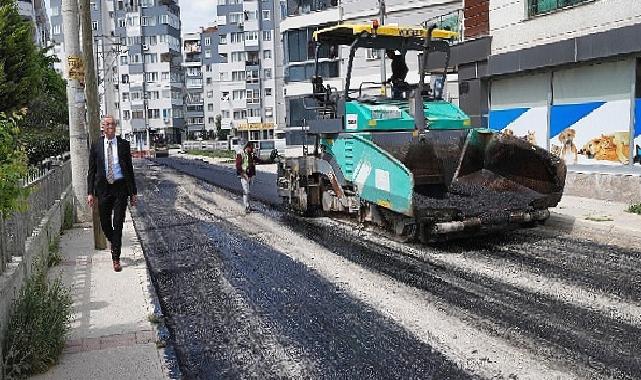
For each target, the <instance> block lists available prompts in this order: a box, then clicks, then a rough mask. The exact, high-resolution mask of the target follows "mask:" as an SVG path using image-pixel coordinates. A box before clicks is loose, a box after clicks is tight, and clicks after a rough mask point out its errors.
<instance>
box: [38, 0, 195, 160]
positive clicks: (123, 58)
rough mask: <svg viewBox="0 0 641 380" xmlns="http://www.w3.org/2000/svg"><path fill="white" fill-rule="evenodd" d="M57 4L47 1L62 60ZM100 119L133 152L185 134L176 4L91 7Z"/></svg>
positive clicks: (109, 0)
mask: <svg viewBox="0 0 641 380" xmlns="http://www.w3.org/2000/svg"><path fill="white" fill-rule="evenodd" d="M61 3H62V1H61V0H51V3H50V6H51V13H52V16H51V30H52V33H51V34H52V40H53V41H54V43H55V45H56V46H55V50H56V53H57V54H58V56H59V57H60V58H64V42H63V41H64V38H63V37H64V35H63V34H64V30H63V22H62V16H61V12H60V8H61ZM91 16H92V30H93V34H94V53H95V56H96V75H97V77H98V85H99V88H98V92H99V96H100V102H101V114H102V115H107V114H109V115H112V116H114V118H116V119H117V120H119V126H120V128H121V130H120V132H121V134H122V135H123V137H125V138H127V139H129V140H130V141H131V142H132V145H133V146H134V147H137V148H138V149H147V147H148V146H149V143H152V142H153V141H154V140H162V141H166V142H170V143H176V142H180V141H181V139H182V136H183V135H184V125H185V122H184V110H183V95H182V91H183V89H182V87H183V78H182V74H181V72H182V71H181V61H182V57H181V53H180V52H181V43H180V30H181V24H180V8H179V6H178V2H177V1H175V0H128V1H124V0H96V1H92V2H91Z"/></svg>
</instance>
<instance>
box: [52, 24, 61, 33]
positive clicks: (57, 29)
mask: <svg viewBox="0 0 641 380" xmlns="http://www.w3.org/2000/svg"><path fill="white" fill-rule="evenodd" d="M61 29H62V28H61V27H60V24H57V25H54V26H53V34H55V35H58V34H60V31H61Z"/></svg>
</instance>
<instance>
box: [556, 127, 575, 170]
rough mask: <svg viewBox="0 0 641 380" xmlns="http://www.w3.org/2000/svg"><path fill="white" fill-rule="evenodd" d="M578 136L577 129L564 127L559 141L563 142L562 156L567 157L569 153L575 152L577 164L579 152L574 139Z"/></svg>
mask: <svg viewBox="0 0 641 380" xmlns="http://www.w3.org/2000/svg"><path fill="white" fill-rule="evenodd" d="M575 138H576V131H575V130H574V129H572V128H567V129H564V130H563V132H561V133H560V134H559V141H560V142H561V146H562V149H561V158H563V159H565V156H566V155H567V154H568V153H570V152H571V153H573V154H574V163H575V164H576V163H577V162H578V160H579V154H578V152H577V149H576V145H575V144H574V139H575Z"/></svg>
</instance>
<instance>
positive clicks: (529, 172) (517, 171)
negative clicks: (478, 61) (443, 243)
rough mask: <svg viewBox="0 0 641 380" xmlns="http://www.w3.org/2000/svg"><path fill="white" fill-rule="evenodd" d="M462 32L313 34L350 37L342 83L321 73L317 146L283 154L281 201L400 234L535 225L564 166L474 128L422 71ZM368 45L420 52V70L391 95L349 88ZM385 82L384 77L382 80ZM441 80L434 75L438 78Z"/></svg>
mask: <svg viewBox="0 0 641 380" xmlns="http://www.w3.org/2000/svg"><path fill="white" fill-rule="evenodd" d="M455 36H456V33H454V32H451V31H446V30H439V29H436V28H434V27H431V28H422V27H402V26H378V25H376V24H373V25H347V24H343V25H338V26H333V27H329V28H326V29H322V30H319V31H317V32H315V33H314V40H315V42H316V66H317V67H318V55H319V54H318V52H319V50H320V48H321V46H324V45H325V46H326V45H329V46H349V58H348V66H347V76H346V78H345V89H344V90H343V91H340V92H339V91H337V90H336V89H333V88H331V87H330V86H329V85H324V84H323V78H321V77H320V76H318V69H317V71H316V76H314V77H313V78H312V85H313V95H311V96H310V97H309V100H310V102H311V103H313V104H312V105H311V106H308V107H306V108H308V109H313V110H314V111H315V113H316V115H317V118H316V119H315V120H309V121H308V122H307V128H306V133H307V134H308V135H310V136H313V137H314V140H315V145H314V149H313V152H308V151H305V152H304V154H303V155H302V156H300V157H290V158H285V157H281V158H280V160H279V165H278V190H279V194H280V196H281V197H282V198H283V202H284V204H285V205H286V206H287V207H288V208H289V209H290V210H293V211H297V212H300V213H303V214H306V215H319V214H322V213H329V212H341V213H351V214H354V215H357V216H358V218H359V220H360V221H361V222H367V223H372V224H376V225H379V226H381V227H383V228H384V229H386V230H388V231H391V232H392V233H393V237H395V238H397V239H398V240H409V239H415V238H418V239H419V240H420V241H422V242H433V241H439V240H444V239H447V238H451V237H457V236H468V235H474V234H480V233H486V232H488V231H492V230H506V229H513V228H518V227H521V226H533V225H536V224H538V223H542V222H544V221H545V220H546V219H547V218H548V217H549V212H548V210H547V208H548V207H552V206H555V205H556V204H557V203H558V202H559V200H560V199H561V195H562V192H563V187H564V185H565V175H566V167H565V164H564V163H563V161H562V160H560V159H559V158H557V157H555V156H553V155H550V154H549V153H548V152H547V151H546V150H544V149H541V148H539V147H536V146H534V145H532V144H530V143H529V142H527V141H526V140H525V139H521V138H518V137H514V136H508V135H504V134H499V133H495V132H492V131H490V130H487V129H481V128H474V127H472V125H471V123H470V119H469V117H468V116H467V115H466V114H465V113H464V112H462V111H461V110H460V109H459V108H458V107H457V106H455V105H454V104H451V103H449V102H447V101H445V100H443V97H442V94H443V91H442V88H443V87H444V86H440V88H434V89H433V88H430V85H429V84H427V83H426V82H425V80H426V77H427V70H426V68H427V67H428V58H429V57H430V55H431V54H433V53H436V52H439V54H441V56H443V55H444V56H445V62H446V63H445V67H444V68H443V71H442V73H440V74H438V75H440V76H442V77H441V78H440V79H441V83H443V84H444V83H446V82H445V76H446V73H447V66H448V63H449V57H450V41H451V39H452V38H454V37H455ZM359 48H370V49H395V50H399V51H401V53H403V54H404V53H405V52H406V51H410V50H413V51H417V52H418V54H417V55H418V61H419V62H418V67H419V81H418V83H417V84H414V85H410V84H407V83H404V84H402V85H403V86H404V92H405V93H406V95H405V96H404V97H402V98H401V99H390V98H388V97H386V96H385V95H374V96H372V95H370V94H365V93H364V91H363V89H362V84H361V86H360V87H359V88H358V89H351V88H350V80H351V75H352V68H353V63H354V57H355V52H356V50H357V49H359ZM380 85H384V84H380ZM435 87H436V86H435Z"/></svg>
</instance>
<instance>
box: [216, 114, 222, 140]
mask: <svg viewBox="0 0 641 380" xmlns="http://www.w3.org/2000/svg"><path fill="white" fill-rule="evenodd" d="M222 121H223V117H222V116H221V115H220V114H218V115H216V124H215V125H216V136H219V134H220V129H221V128H222Z"/></svg>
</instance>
